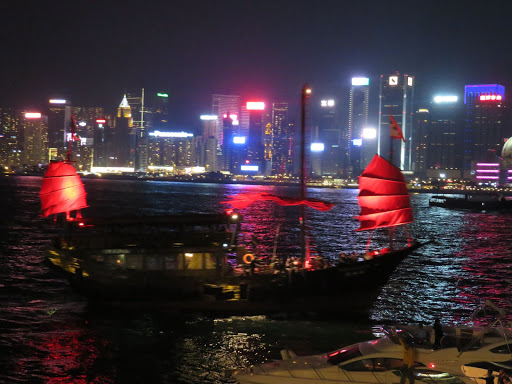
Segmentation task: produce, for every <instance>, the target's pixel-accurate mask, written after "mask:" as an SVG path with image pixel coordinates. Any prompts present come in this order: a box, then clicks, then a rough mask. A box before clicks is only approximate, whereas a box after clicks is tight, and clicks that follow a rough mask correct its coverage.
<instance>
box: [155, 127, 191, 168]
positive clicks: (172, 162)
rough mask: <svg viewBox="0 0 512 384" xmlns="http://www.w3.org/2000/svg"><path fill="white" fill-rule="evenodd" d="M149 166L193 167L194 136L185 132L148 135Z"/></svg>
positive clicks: (157, 132)
mask: <svg viewBox="0 0 512 384" xmlns="http://www.w3.org/2000/svg"><path fill="white" fill-rule="evenodd" d="M148 152H149V166H152V167H174V168H176V167H190V166H194V165H195V163H194V159H195V140H194V135H193V134H191V133H186V132H160V131H154V132H150V133H149V151H148Z"/></svg>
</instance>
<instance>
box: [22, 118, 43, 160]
mask: <svg viewBox="0 0 512 384" xmlns="http://www.w3.org/2000/svg"><path fill="white" fill-rule="evenodd" d="M47 124H48V118H47V117H46V116H43V115H41V113H39V112H25V113H24V114H23V118H22V120H21V125H22V129H23V163H24V164H25V165H28V166H34V165H38V164H44V163H48V154H47V151H46V149H47V141H48V125H47Z"/></svg>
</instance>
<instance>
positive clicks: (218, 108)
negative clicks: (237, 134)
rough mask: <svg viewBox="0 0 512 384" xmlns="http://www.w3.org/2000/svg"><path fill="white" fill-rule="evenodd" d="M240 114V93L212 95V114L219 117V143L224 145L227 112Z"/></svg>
mask: <svg viewBox="0 0 512 384" xmlns="http://www.w3.org/2000/svg"><path fill="white" fill-rule="evenodd" d="M228 112H229V113H230V114H235V115H237V116H240V96H239V95H221V94H214V95H212V115H215V116H217V117H218V119H217V145H218V146H219V147H220V146H221V145H222V121H223V118H224V115H225V114H227V113H228Z"/></svg>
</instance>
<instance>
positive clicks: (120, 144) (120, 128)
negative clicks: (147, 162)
mask: <svg viewBox="0 0 512 384" xmlns="http://www.w3.org/2000/svg"><path fill="white" fill-rule="evenodd" d="M115 121H116V122H115V129H114V130H113V137H112V139H113V153H112V154H110V157H113V159H112V160H113V164H109V165H115V166H117V167H128V168H134V162H135V132H134V129H133V119H132V109H131V107H130V105H129V104H128V100H127V98H126V95H125V96H124V97H123V100H122V101H121V104H119V108H118V109H117V117H116V120H115Z"/></svg>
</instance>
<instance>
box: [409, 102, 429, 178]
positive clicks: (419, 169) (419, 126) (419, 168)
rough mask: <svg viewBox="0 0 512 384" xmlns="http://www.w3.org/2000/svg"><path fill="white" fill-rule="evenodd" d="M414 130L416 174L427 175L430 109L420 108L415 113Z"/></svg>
mask: <svg viewBox="0 0 512 384" xmlns="http://www.w3.org/2000/svg"><path fill="white" fill-rule="evenodd" d="M413 124H414V131H415V132H416V135H415V137H416V141H415V142H414V143H413V152H414V164H415V165H416V168H415V172H414V173H415V175H416V176H419V177H427V168H428V165H427V160H428V146H429V140H430V136H429V135H430V111H429V110H428V109H427V108H420V109H418V110H417V111H416V113H415V114H414V119H413Z"/></svg>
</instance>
